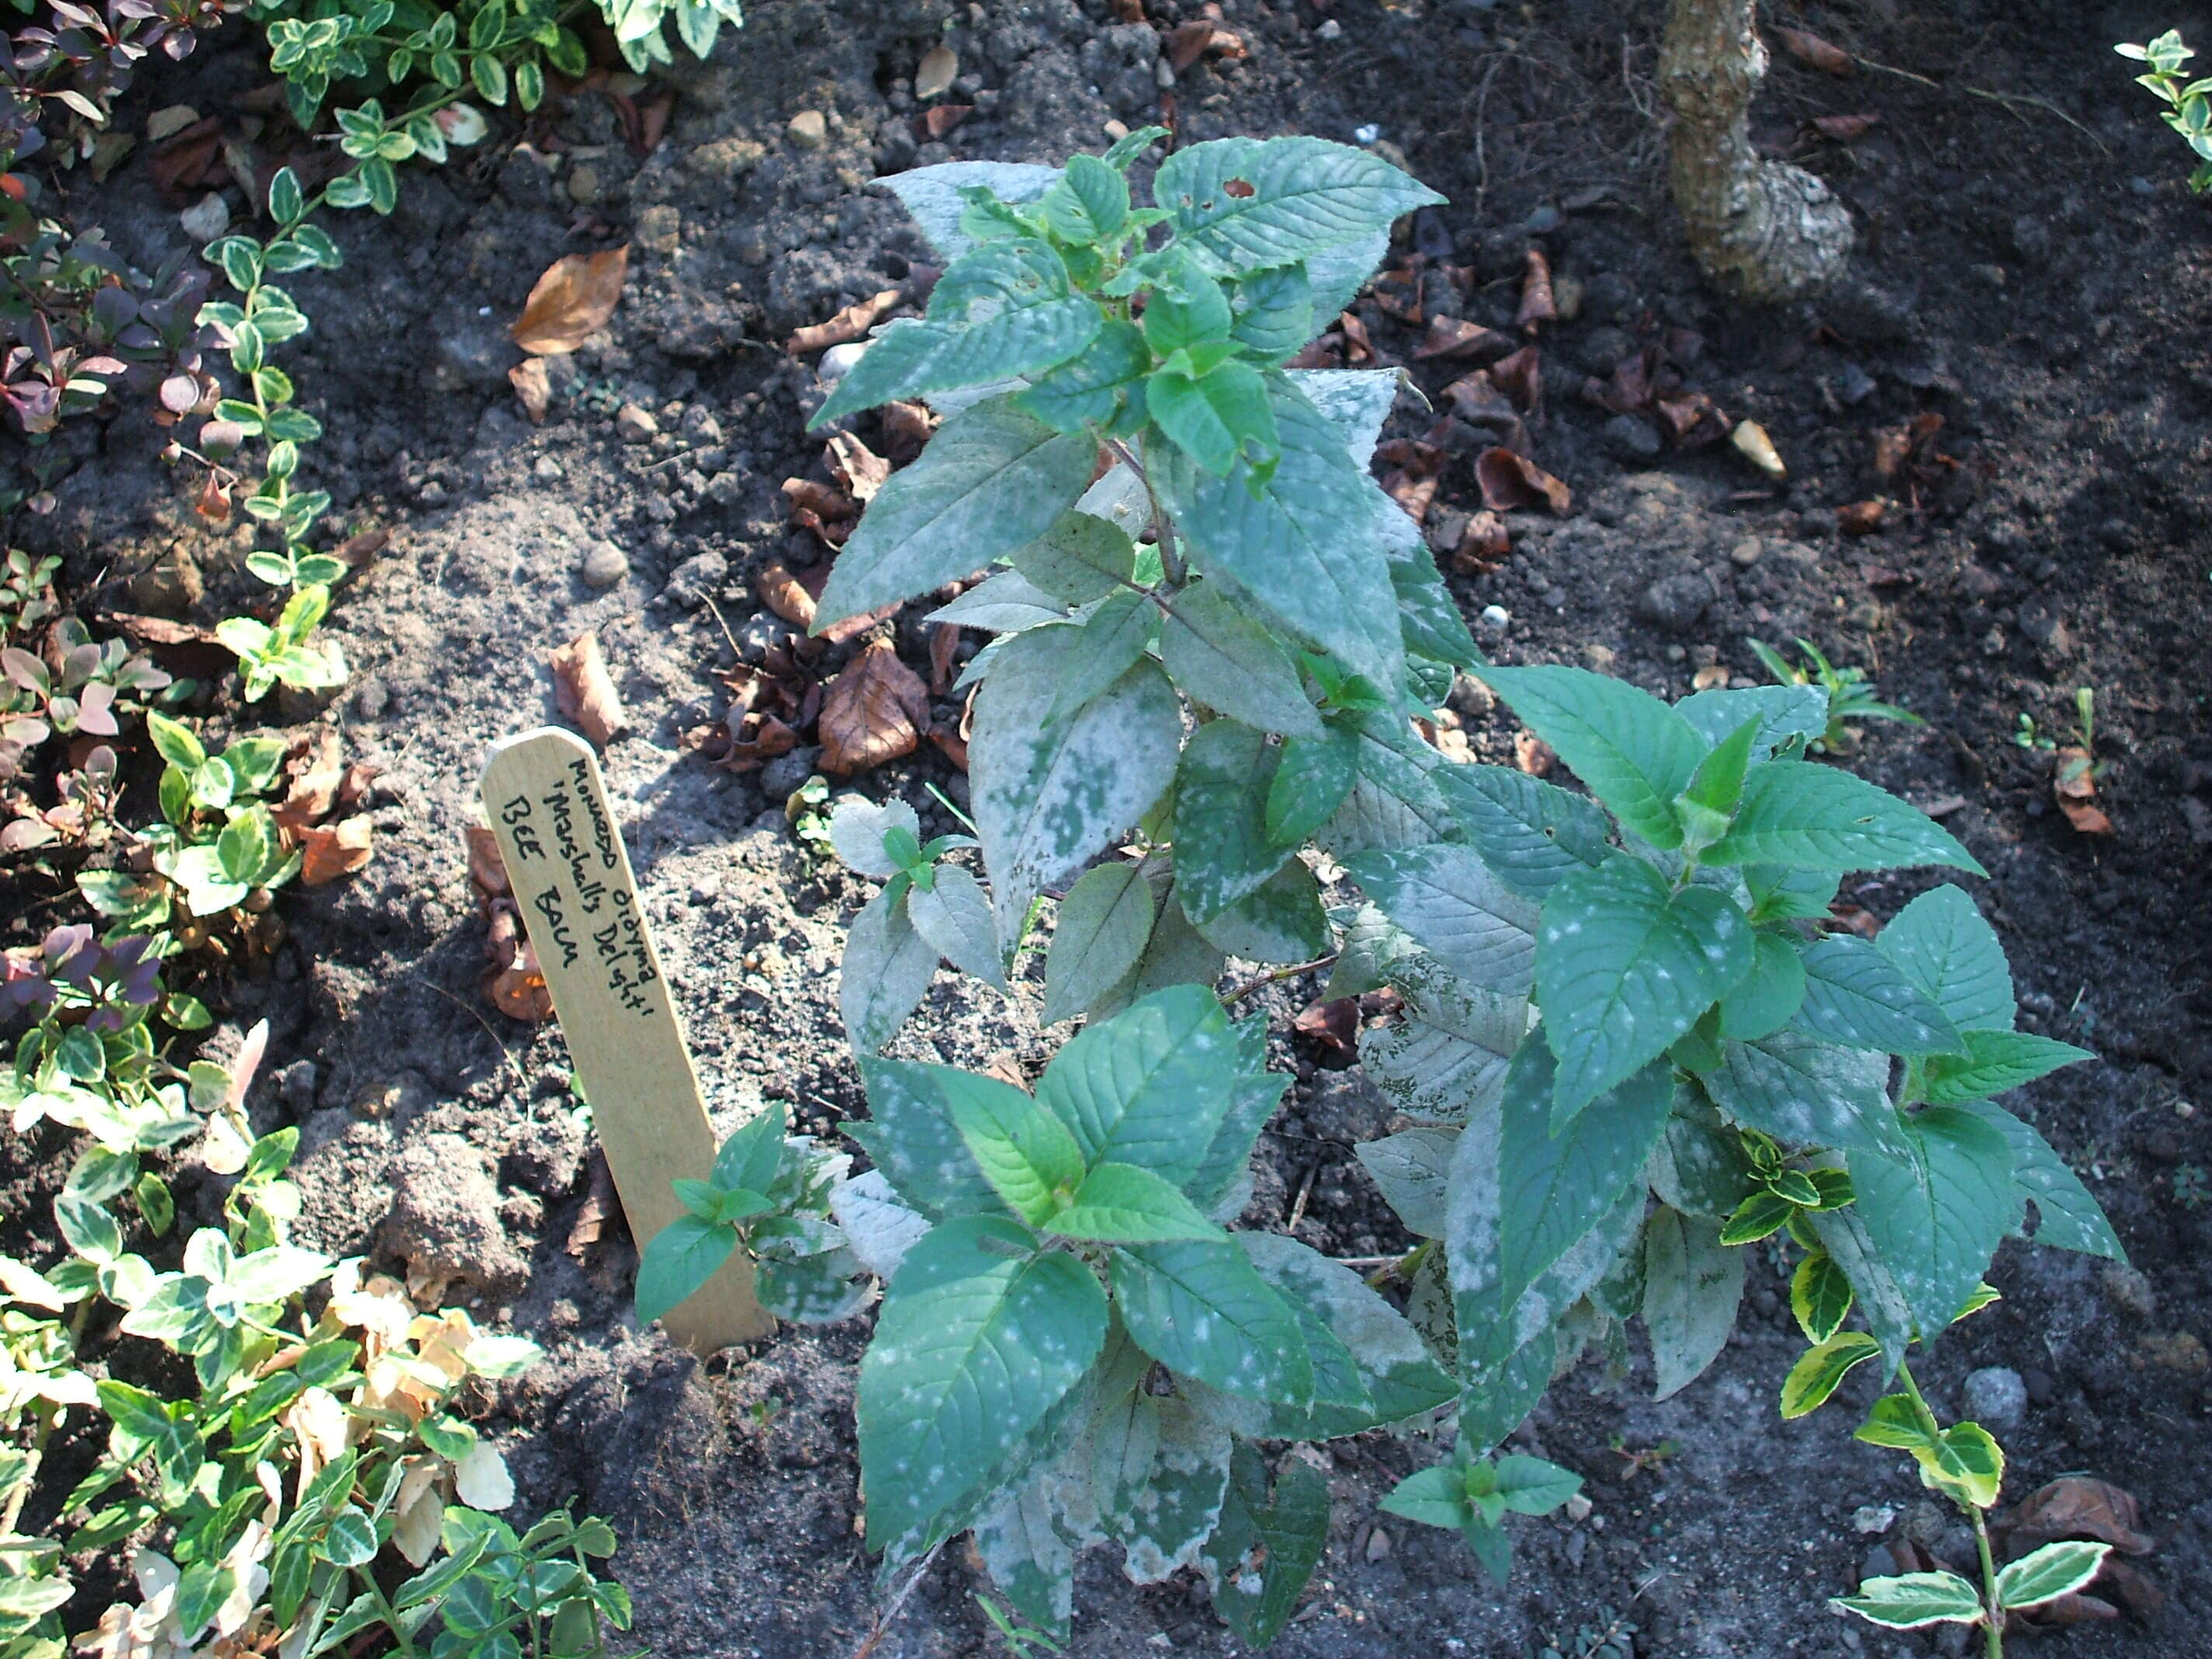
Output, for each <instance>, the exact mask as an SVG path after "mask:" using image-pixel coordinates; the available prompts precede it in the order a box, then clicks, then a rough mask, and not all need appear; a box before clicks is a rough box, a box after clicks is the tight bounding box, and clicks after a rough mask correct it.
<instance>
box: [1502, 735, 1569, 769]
mask: <svg viewBox="0 0 2212 1659" xmlns="http://www.w3.org/2000/svg"><path fill="white" fill-rule="evenodd" d="M1513 763H1514V765H1516V766H1517V767H1519V768H1520V769H1522V771H1523V772H1526V773H1527V774H1528V775H1529V776H1530V777H1532V778H1546V777H1549V776H1550V775H1552V769H1553V767H1555V766H1557V765H1558V764H1559V757H1558V756H1557V755H1555V754H1553V752H1552V745H1551V744H1548V743H1546V742H1545V741H1544V740H1543V738H1540V737H1538V736H1537V735H1536V734H1535V733H1534V732H1531V731H1528V730H1527V729H1526V728H1525V727H1524V728H1523V729H1522V730H1521V731H1518V732H1515V733H1514V734H1513Z"/></svg>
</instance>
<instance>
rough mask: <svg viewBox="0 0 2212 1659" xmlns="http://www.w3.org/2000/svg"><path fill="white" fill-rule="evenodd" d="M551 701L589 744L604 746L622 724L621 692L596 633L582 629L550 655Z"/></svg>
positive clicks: (619, 729) (610, 740)
mask: <svg viewBox="0 0 2212 1659" xmlns="http://www.w3.org/2000/svg"><path fill="white" fill-rule="evenodd" d="M551 661H552V664H553V703H554V706H555V707H556V708H558V709H559V710H560V711H561V714H562V719H564V720H574V722H575V723H576V724H577V726H580V727H581V728H582V730H583V733H584V735H585V736H586V737H587V738H590V739H591V740H592V744H593V745H594V746H595V747H597V748H600V749H604V748H605V747H606V746H607V744H609V743H611V742H612V741H613V739H614V735H615V733H616V732H619V731H621V730H622V728H623V706H622V696H621V694H620V693H618V692H617V690H615V682H614V676H613V675H611V674H610V673H609V672H608V671H607V659H605V657H604V656H602V655H601V654H600V653H599V635H596V634H592V633H588V632H586V633H582V634H579V635H576V637H575V638H574V639H573V640H571V641H568V644H566V645H564V646H562V647H559V648H558V649H556V651H555V652H554V653H553V655H552V658H551Z"/></svg>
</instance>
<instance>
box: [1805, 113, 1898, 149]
mask: <svg viewBox="0 0 2212 1659" xmlns="http://www.w3.org/2000/svg"><path fill="white" fill-rule="evenodd" d="M1811 125H1813V127H1814V129H1815V130H1816V131H1819V132H1820V135H1821V136H1822V137H1827V138H1832V139H1834V140H1835V141H1836V142H1837V143H1839V144H1848V143H1850V142H1851V140H1852V139H1854V138H1863V137H1866V136H1867V134H1868V133H1869V131H1872V130H1873V129H1874V128H1875V127H1876V126H1878V125H1881V117H1880V116H1879V115H1816V116H1814V118H1813V119H1812V123H1811Z"/></svg>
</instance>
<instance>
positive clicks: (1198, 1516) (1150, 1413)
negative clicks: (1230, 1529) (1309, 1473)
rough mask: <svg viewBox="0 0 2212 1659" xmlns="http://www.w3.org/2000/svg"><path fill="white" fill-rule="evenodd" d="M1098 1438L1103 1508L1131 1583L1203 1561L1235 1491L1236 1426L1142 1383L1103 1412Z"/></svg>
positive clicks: (1097, 1479) (1153, 1580)
mask: <svg viewBox="0 0 2212 1659" xmlns="http://www.w3.org/2000/svg"><path fill="white" fill-rule="evenodd" d="M1109 1419H1110V1420H1109ZM1091 1437H1092V1445H1093V1447H1094V1457H1095V1461H1094V1462H1093V1465H1092V1468H1093V1471H1094V1474H1093V1483H1094V1486H1095V1487H1096V1489H1097V1492H1098V1494H1099V1499H1100V1504H1099V1507H1100V1509H1101V1510H1103V1512H1104V1524H1105V1527H1106V1529H1107V1532H1108V1534H1109V1536H1111V1537H1113V1538H1114V1539H1115V1540H1116V1541H1119V1542H1120V1543H1121V1547H1122V1549H1123V1552H1124V1554H1125V1557H1126V1564H1127V1572H1128V1576H1129V1580H1130V1582H1131V1583H1138V1584H1157V1583H1162V1582H1164V1580H1166V1579H1168V1578H1170V1577H1174V1575H1175V1574H1176V1573H1177V1572H1179V1571H1182V1570H1183V1569H1184V1568H1186V1567H1194V1566H1196V1565H1198V1561H1199V1554H1200V1551H1201V1550H1203V1549H1204V1547H1205V1546H1206V1540H1207V1539H1208V1538H1210V1537H1212V1535H1213V1528H1214V1527H1215V1525H1216V1524H1217V1523H1218V1522H1219V1520H1220V1518H1221V1505H1222V1500H1223V1498H1225V1496H1226V1495H1227V1492H1228V1489H1229V1460H1230V1457H1231V1452H1232V1450H1233V1444H1232V1443H1231V1439H1230V1435H1229V1431H1228V1429H1227V1428H1226V1427H1225V1425H1223V1424H1222V1423H1221V1422H1220V1421H1219V1420H1218V1419H1215V1418H1214V1417H1212V1416H1211V1415H1210V1414H1208V1413H1205V1412H1202V1411H1200V1410H1199V1409H1198V1408H1197V1407H1194V1406H1193V1405H1192V1404H1191V1403H1190V1402H1189V1401H1187V1400H1181V1399H1177V1398H1176V1397H1174V1396H1172V1395H1170V1396H1168V1397H1166V1398H1160V1397H1158V1396H1155V1395H1150V1394H1147V1393H1146V1392H1144V1391H1143V1390H1142V1389H1134V1390H1132V1391H1131V1392H1130V1393H1129V1394H1128V1395H1126V1396H1124V1397H1123V1398H1122V1399H1121V1401H1118V1402H1116V1403H1115V1405H1114V1406H1113V1407H1109V1411H1108V1412H1106V1413H1101V1417H1100V1419H1099V1421H1098V1422H1097V1424H1095V1425H1093V1428H1092V1431H1091Z"/></svg>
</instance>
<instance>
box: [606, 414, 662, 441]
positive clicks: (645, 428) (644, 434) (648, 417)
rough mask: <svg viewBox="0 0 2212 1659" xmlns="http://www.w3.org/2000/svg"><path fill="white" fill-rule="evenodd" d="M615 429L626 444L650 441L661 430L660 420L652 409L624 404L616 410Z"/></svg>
mask: <svg viewBox="0 0 2212 1659" xmlns="http://www.w3.org/2000/svg"><path fill="white" fill-rule="evenodd" d="M615 430H616V431H617V433H619V434H620V435H622V441H623V442H624V443H626V444H642V443H650V442H652V441H653V438H654V436H655V435H658V434H659V431H660V422H658V421H656V420H654V419H653V411H652V410H649V409H641V408H640V407H639V406H638V405H637V404H623V406H622V407H621V408H620V409H618V410H616V411H615Z"/></svg>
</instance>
